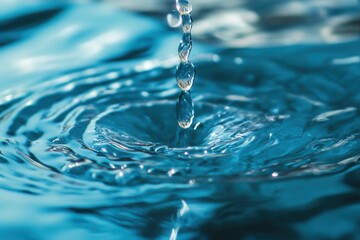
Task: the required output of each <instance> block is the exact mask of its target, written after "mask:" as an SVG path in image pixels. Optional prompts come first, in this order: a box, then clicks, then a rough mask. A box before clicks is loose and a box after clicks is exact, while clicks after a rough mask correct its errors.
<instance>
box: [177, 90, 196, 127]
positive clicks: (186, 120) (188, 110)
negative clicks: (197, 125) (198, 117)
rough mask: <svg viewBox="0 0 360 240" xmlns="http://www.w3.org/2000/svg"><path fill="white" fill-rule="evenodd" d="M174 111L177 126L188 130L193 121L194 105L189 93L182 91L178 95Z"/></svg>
mask: <svg viewBox="0 0 360 240" xmlns="http://www.w3.org/2000/svg"><path fill="white" fill-rule="evenodd" d="M176 110H177V112H176V113H177V115H176V117H177V121H178V124H179V126H180V127H181V128H189V127H190V126H191V124H192V122H193V120H194V104H193V101H192V98H191V95H190V92H187V91H184V92H182V93H181V94H180V97H179V101H178V103H177V105H176Z"/></svg>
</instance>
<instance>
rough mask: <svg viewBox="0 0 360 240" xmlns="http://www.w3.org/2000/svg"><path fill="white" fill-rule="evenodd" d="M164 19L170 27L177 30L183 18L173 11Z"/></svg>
mask: <svg viewBox="0 0 360 240" xmlns="http://www.w3.org/2000/svg"><path fill="white" fill-rule="evenodd" d="M166 19H167V22H168V24H169V26H170V27H172V28H177V27H179V26H180V25H181V23H182V19H183V18H182V17H181V16H180V13H179V12H178V11H175V10H173V11H172V12H171V13H168V15H167V16H166Z"/></svg>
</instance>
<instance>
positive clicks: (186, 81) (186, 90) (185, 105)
mask: <svg viewBox="0 0 360 240" xmlns="http://www.w3.org/2000/svg"><path fill="white" fill-rule="evenodd" d="M176 9H177V11H178V12H179V14H180V16H181V19H182V29H183V36H182V40H181V42H180V45H179V48H178V53H179V58H180V63H179V64H178V65H177V67H176V81H177V84H178V86H179V87H180V88H181V90H182V92H181V94H180V96H179V100H178V102H177V105H176V118H177V122H178V124H179V126H180V127H181V128H185V129H186V128H189V127H190V126H191V124H192V122H193V119H194V104H193V101H192V98H191V94H190V89H191V87H192V85H193V83H194V78H195V67H194V64H193V63H192V62H191V61H189V55H190V52H191V49H192V39H191V29H192V18H191V15H190V13H191V11H192V5H191V3H190V1H188V0H176Z"/></svg>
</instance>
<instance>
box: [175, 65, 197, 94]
mask: <svg viewBox="0 0 360 240" xmlns="http://www.w3.org/2000/svg"><path fill="white" fill-rule="evenodd" d="M194 78H195V67H194V65H193V64H192V63H191V62H190V61H187V62H180V63H179V64H178V65H177V67H176V80H177V83H178V85H179V87H180V88H181V89H182V90H183V91H188V90H190V88H191V87H192V85H193V82H194Z"/></svg>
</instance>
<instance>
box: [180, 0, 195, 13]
mask: <svg viewBox="0 0 360 240" xmlns="http://www.w3.org/2000/svg"><path fill="white" fill-rule="evenodd" d="M176 9H177V10H178V11H179V13H180V14H189V13H191V11H192V5H191V3H190V1H189V0H176Z"/></svg>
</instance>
